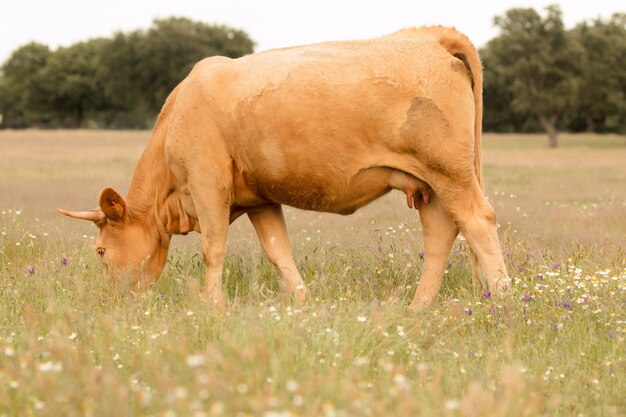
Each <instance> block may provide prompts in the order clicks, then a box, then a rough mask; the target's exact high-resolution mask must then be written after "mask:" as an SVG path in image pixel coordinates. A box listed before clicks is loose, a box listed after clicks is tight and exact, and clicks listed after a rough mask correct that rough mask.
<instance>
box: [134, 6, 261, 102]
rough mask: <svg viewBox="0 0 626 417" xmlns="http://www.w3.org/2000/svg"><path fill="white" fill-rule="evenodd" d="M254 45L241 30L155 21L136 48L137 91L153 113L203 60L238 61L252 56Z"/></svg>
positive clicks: (186, 21)
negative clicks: (228, 59)
mask: <svg viewBox="0 0 626 417" xmlns="http://www.w3.org/2000/svg"><path fill="white" fill-rule="evenodd" d="M253 48H254V42H252V40H251V39H250V38H249V37H248V35H247V34H246V33H245V32H243V31H240V30H235V29H232V28H228V27H226V26H212V25H207V24H205V23H202V22H195V21H192V20H189V19H186V18H170V19H164V20H155V21H154V23H153V26H152V27H151V28H150V29H149V30H148V31H147V32H145V34H143V36H140V37H139V42H138V44H137V49H136V53H137V60H138V62H137V67H136V71H137V73H138V75H139V82H138V87H139V88H140V89H141V90H142V91H143V92H144V98H145V100H146V103H147V106H148V108H149V109H150V110H151V111H152V112H153V113H156V112H158V110H159V109H160V108H161V105H162V104H163V102H164V101H165V98H166V97H167V95H168V94H169V93H170V92H171V91H172V90H173V89H174V87H175V86H176V85H177V84H178V83H179V82H180V81H181V80H182V79H183V78H185V76H186V75H187V74H188V73H189V71H191V69H192V68H193V66H194V65H195V64H196V63H197V62H198V61H200V60H201V59H203V58H206V57H210V56H214V55H223V56H227V57H230V58H237V57H240V56H242V55H246V54H249V53H252V51H253Z"/></svg>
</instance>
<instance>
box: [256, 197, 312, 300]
mask: <svg viewBox="0 0 626 417" xmlns="http://www.w3.org/2000/svg"><path fill="white" fill-rule="evenodd" d="M248 217H249V218H250V221H251V222H252V225H253V226H254V229H255V230H256V233H257V235H258V236H259V240H260V241H261V246H263V250H264V251H265V254H266V255H267V258H268V259H269V260H270V262H271V263H272V264H274V265H275V266H276V268H278V270H279V272H280V275H281V277H282V287H283V290H284V291H285V292H286V293H287V294H290V295H293V297H294V298H295V299H296V300H297V301H302V300H304V298H305V297H306V286H305V284H304V281H303V280H302V277H301V276H300V273H299V272H298V269H297V268H296V264H295V263H294V261H293V254H292V249H291V241H290V240H289V235H288V234H287V225H286V224H285V217H284V216H283V210H282V207H281V206H280V205H279V204H272V205H270V206H264V207H262V208H260V209H258V210H254V211H251V212H249V213H248Z"/></svg>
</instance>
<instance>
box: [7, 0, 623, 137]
mask: <svg viewBox="0 0 626 417" xmlns="http://www.w3.org/2000/svg"><path fill="white" fill-rule="evenodd" d="M494 24H495V25H496V27H497V28H498V29H499V30H500V33H499V35H498V36H497V37H495V38H494V39H492V40H491V41H490V42H488V43H487V45H486V46H485V47H483V48H482V49H481V51H480V53H481V57H482V59H483V64H484V78H485V83H484V85H485V90H484V105H485V119H484V123H483V125H484V129H485V130H488V131H497V132H536V131H541V130H544V131H546V132H547V133H548V135H549V138H550V144H551V145H552V146H556V144H557V132H558V131H559V130H566V131H575V132H579V131H593V132H619V133H624V132H626V71H625V70H624V65H625V63H626V14H624V13H620V14H615V15H613V17H612V18H610V19H608V20H601V19H596V20H593V21H589V22H582V23H579V24H578V25H577V26H576V27H574V28H573V29H569V30H568V29H565V27H564V25H563V21H562V15H561V10H560V8H559V7H558V6H556V5H553V6H549V7H547V8H546V9H545V13H544V14H543V15H542V14H540V13H539V12H537V11H536V10H534V9H521V8H516V9H511V10H509V11H507V12H506V13H505V14H504V15H502V16H497V17H495V18H494ZM253 47H254V42H253V41H252V40H251V39H250V38H249V37H248V35H247V34H246V33H245V32H243V31H240V30H235V29H232V28H228V27H226V26H211V25H207V24H204V23H200V22H195V21H191V20H189V19H184V18H171V19H165V20H155V21H154V23H153V25H152V27H150V28H149V29H148V30H137V31H134V32H130V33H117V34H115V35H114V36H113V37H112V38H106V39H92V40H89V41H86V42H81V43H78V44H75V45H72V46H70V47H67V48H59V49H57V50H55V51H51V50H50V48H48V47H47V46H46V45H42V44H38V43H31V44H28V45H24V46H22V47H21V48H18V49H17V50H16V51H14V52H13V54H12V55H11V57H10V58H9V59H8V60H7V61H6V62H5V63H4V65H3V66H2V67H1V70H0V113H2V114H3V116H4V122H3V124H2V126H3V127H29V126H35V127H81V126H86V125H87V126H90V127H107V128H145V127H148V126H150V125H151V124H152V122H153V120H154V118H155V116H156V114H157V113H158V111H159V109H160V107H161V104H162V103H163V101H164V99H165V97H166V96H167V94H168V93H169V92H170V91H171V90H172V89H173V88H174V86H175V85H176V84H177V83H178V82H179V81H180V80H182V79H183V78H184V77H185V75H186V74H187V73H188V72H189V71H190V70H191V68H192V67H193V65H194V64H195V63H196V62H197V61H199V60H200V59H202V58H204V57H207V56H211V55H225V56H229V57H233V58H235V57H239V56H242V55H245V54H249V53H251V52H253Z"/></svg>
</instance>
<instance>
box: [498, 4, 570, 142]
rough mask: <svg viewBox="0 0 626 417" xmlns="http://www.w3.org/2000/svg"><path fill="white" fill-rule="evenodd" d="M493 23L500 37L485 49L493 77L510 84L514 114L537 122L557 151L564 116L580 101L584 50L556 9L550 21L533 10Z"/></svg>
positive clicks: (512, 13) (549, 11)
mask: <svg viewBox="0 0 626 417" xmlns="http://www.w3.org/2000/svg"><path fill="white" fill-rule="evenodd" d="M494 24H495V25H496V26H497V27H499V28H500V34H499V35H498V36H497V37H496V38H494V39H492V40H491V41H490V42H489V43H488V44H487V46H486V50H488V57H489V65H490V68H491V70H492V71H493V77H501V78H502V79H504V80H507V82H508V83H509V84H508V91H509V93H510V94H511V96H512V99H511V101H510V105H511V107H512V109H513V110H514V111H516V112H520V113H527V114H531V115H533V116H535V117H537V119H538V121H539V123H540V124H541V126H542V127H543V128H544V129H545V131H546V132H547V133H548V138H549V144H550V146H551V147H556V146H557V145H558V140H557V133H558V132H557V122H558V121H559V116H560V115H561V114H562V113H563V111H564V110H565V109H566V108H567V107H568V106H571V105H572V102H573V101H574V100H575V99H576V97H577V94H576V93H577V88H578V84H579V81H580V80H579V73H580V69H579V62H580V57H581V56H582V51H581V50H580V48H577V45H578V44H577V43H576V42H574V41H573V40H572V36H571V35H570V34H569V33H568V32H567V31H566V30H565V28H564V26H563V21H562V19H561V11H560V9H559V7H558V6H556V5H552V6H549V7H547V8H546V16H545V17H542V16H540V15H539V13H537V12H536V11H535V10H534V9H511V10H509V11H507V12H506V13H505V14H504V16H496V17H495V18H494Z"/></svg>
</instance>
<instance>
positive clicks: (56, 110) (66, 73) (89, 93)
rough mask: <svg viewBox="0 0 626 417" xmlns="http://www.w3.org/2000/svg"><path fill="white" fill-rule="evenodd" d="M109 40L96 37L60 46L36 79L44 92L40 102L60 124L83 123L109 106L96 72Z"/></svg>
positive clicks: (74, 125)
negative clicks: (87, 117)
mask: <svg viewBox="0 0 626 417" xmlns="http://www.w3.org/2000/svg"><path fill="white" fill-rule="evenodd" d="M107 42H109V41H107V40H105V39H93V40H90V41H87V42H80V43H77V44H75V45H72V46H70V47H67V48H59V49H58V50H57V51H55V52H54V53H53V54H52V55H51V56H50V58H49V59H48V61H47V63H46V65H45V67H43V68H42V69H41V70H40V71H39V73H38V76H37V82H38V85H39V88H40V90H41V91H43V92H44V93H45V98H43V99H42V100H41V106H43V107H44V108H46V110H47V111H48V112H49V113H50V114H53V115H54V116H55V117H56V119H57V120H58V121H59V122H60V124H62V125H65V126H70V127H81V126H82V125H83V122H84V121H85V118H86V116H87V115H88V114H89V113H94V112H97V111H99V110H102V109H104V108H107V107H108V103H107V102H106V98H105V96H104V94H103V86H102V85H100V83H99V82H98V81H99V79H98V77H97V76H96V75H97V71H98V68H99V67H100V65H101V62H102V54H101V50H102V48H103V45H105V44H106V43H107Z"/></svg>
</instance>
